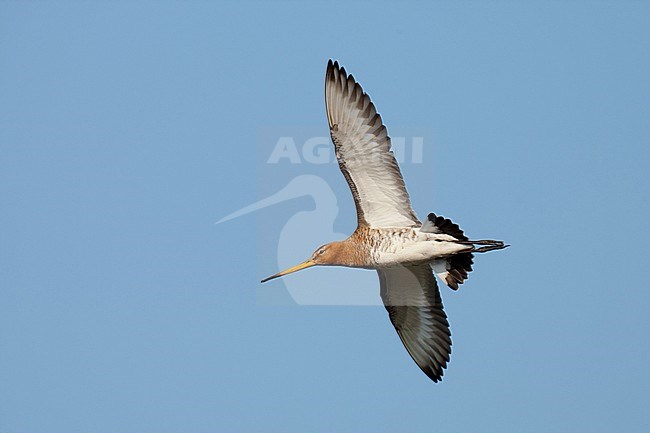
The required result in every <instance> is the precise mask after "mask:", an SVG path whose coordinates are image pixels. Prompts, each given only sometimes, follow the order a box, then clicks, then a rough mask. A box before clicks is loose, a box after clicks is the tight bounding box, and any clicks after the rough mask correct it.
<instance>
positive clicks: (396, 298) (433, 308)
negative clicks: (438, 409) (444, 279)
mask: <svg viewBox="0 0 650 433" xmlns="http://www.w3.org/2000/svg"><path fill="white" fill-rule="evenodd" d="M377 273H378V274H379V281H380V285H381V298H382V300H383V301H384V305H385V306H386V310H388V316H389V317H390V321H391V322H392V323H393V326H394V327H395V330H396V331H397V334H398V335H399V337H400V339H401V340H402V343H403V344H404V347H406V350H407V351H408V352H409V354H410V355H411V357H412V358H413V360H414V361H415V363H416V364H417V365H418V366H419V367H420V368H421V369H422V371H423V372H424V373H425V374H426V375H427V376H429V378H431V380H433V381H434V382H438V381H439V380H441V379H442V374H443V369H445V368H446V367H447V363H448V362H449V357H450V355H451V332H450V330H449V322H448V321H447V315H446V314H445V311H444V309H443V305H442V299H441V297H440V292H439V290H438V285H437V283H436V279H435V277H434V275H433V272H432V271H431V268H430V267H429V265H427V264H422V265H417V266H405V267H396V268H390V269H379V270H377Z"/></svg>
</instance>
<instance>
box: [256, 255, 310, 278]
mask: <svg viewBox="0 0 650 433" xmlns="http://www.w3.org/2000/svg"><path fill="white" fill-rule="evenodd" d="M315 265H316V263H315V262H314V261H312V260H307V261H306V262H302V263H301V264H299V265H296V266H294V267H293V268H289V269H287V270H286V271H282V272H278V273H277V274H275V275H271V276H270V277H267V278H264V279H263V280H262V283H266V282H267V281H269V280H272V279H274V278H278V277H282V276H283V275H288V274H293V273H294V272H298V271H299V270H301V269H306V268H311V267H312V266H315Z"/></svg>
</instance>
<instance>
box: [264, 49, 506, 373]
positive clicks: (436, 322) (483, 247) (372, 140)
mask: <svg viewBox="0 0 650 433" xmlns="http://www.w3.org/2000/svg"><path fill="white" fill-rule="evenodd" d="M325 105H326V109H327V119H328V121H329V127H330V135H331V137H332V142H333V143H334V149H335V151H336V158H337V160H338V163H339V168H340V169H341V172H342V173H343V176H344V177H345V180H346V181H347V183H348V185H349V187H350V191H351V192H352V197H353V198H354V203H355V206H356V211H357V229H356V230H355V231H354V233H352V235H351V236H350V237H349V238H347V239H346V240H344V241H340V242H331V243H329V244H325V245H323V246H321V247H319V248H317V249H316V251H314V253H313V254H312V255H311V257H310V258H309V259H308V260H306V261H305V262H303V263H300V264H299V265H296V266H294V267H292V268H289V269H287V270H285V271H282V272H279V273H277V274H275V275H272V276H270V277H268V278H265V279H263V280H262V283H264V282H266V281H269V280H272V279H274V278H278V277H281V276H283V275H288V274H291V273H293V272H296V271H299V270H301V269H306V268H309V267H311V266H346V267H351V268H363V269H375V270H376V271H377V273H378V274H379V285H380V294H381V298H382V301H383V302H384V305H385V306H386V309H387V310H388V316H389V318H390V321H391V322H392V324H393V326H394V327H395V330H397V334H398V335H399V337H400V339H401V340H402V343H403V344H404V346H405V347H406V350H407V351H408V353H409V354H410V355H411V357H412V358H413V360H414V361H415V363H416V364H417V365H418V366H419V367H420V368H421V369H422V371H423V372H424V373H425V374H426V375H427V376H428V377H429V378H430V379H431V380H433V381H434V382H438V381H439V380H441V379H442V375H443V369H445V368H447V363H448V362H449V357H450V355H451V332H450V330H449V322H448V321H447V315H446V314H445V311H444V309H443V305H442V299H441V297H440V291H439V290H438V285H437V283H436V278H435V276H434V274H435V275H437V276H438V278H439V279H440V280H441V281H443V282H444V283H445V284H447V286H449V287H450V288H451V289H453V290H457V289H458V286H459V284H462V283H463V282H464V281H465V280H466V279H467V277H468V274H469V272H470V271H471V270H472V264H473V254H475V253H484V252H487V251H492V250H500V249H503V248H506V247H507V246H508V245H506V244H504V243H503V242H501V241H494V240H470V239H468V237H467V236H465V234H464V233H463V231H462V230H461V229H460V228H459V227H458V225H457V224H454V223H453V222H451V220H449V219H447V218H444V217H442V216H437V215H436V214H434V213H430V214H429V215H428V216H427V218H426V220H425V221H424V222H423V223H422V222H420V220H419V219H418V217H417V216H416V215H415V212H414V211H413V209H412V208H411V201H410V199H409V195H408V193H407V192H406V187H405V186H404V179H403V178H402V174H401V172H400V169H399V166H398V165H397V161H396V160H395V156H394V155H393V152H392V151H391V142H390V138H389V137H388V134H387V131H386V127H385V126H384V124H383V122H382V119H381V116H380V115H379V113H377V111H376V109H375V106H374V104H373V103H372V102H371V101H370V97H369V96H368V95H367V94H366V93H365V92H364V91H363V89H362V88H361V86H360V85H359V83H357V82H356V81H355V79H354V77H353V76H352V75H351V74H350V75H348V74H347V73H346V71H345V68H343V67H340V66H339V64H338V62H332V60H330V61H329V62H328V64H327V73H326V75H325Z"/></svg>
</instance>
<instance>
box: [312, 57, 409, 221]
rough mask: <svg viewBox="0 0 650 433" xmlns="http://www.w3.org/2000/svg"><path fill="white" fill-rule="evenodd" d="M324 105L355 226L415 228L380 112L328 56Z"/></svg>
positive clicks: (407, 198)
mask: <svg viewBox="0 0 650 433" xmlns="http://www.w3.org/2000/svg"><path fill="white" fill-rule="evenodd" d="M325 105H326V108H327V119H328V121H329V126H330V134H331V136H332V141H333V142H334V149H335V150H336V158H337V159H338V162H339V167H340V168H341V171H342V172H343V176H345V179H346V180H347V182H348V185H349V186H350V190H351V191H352V196H353V197H354V203H355V206H356V208H357V222H358V224H359V226H372V227H412V226H419V225H420V222H419V220H418V218H417V216H416V215H415V212H413V209H412V208H411V201H410V199H409V196H408V193H407V192H406V187H405V186H404V179H402V173H401V172H400V170H399V166H398V165H397V161H396V160H395V156H394V155H393V152H392V151H391V143H390V137H388V134H387V132H386V127H385V126H384V125H383V124H382V121H381V116H380V115H379V114H378V113H377V111H376V110H375V106H374V105H373V103H372V102H371V101H370V97H369V96H368V95H367V94H366V93H364V91H363V89H362V88H361V86H360V85H359V84H358V83H357V82H355V81H354V77H353V76H352V75H347V73H346V72H345V69H344V68H340V67H339V64H338V62H334V63H332V61H331V60H330V61H329V63H328V64H327V74H326V76H325Z"/></svg>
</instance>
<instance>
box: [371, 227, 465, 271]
mask: <svg viewBox="0 0 650 433" xmlns="http://www.w3.org/2000/svg"><path fill="white" fill-rule="evenodd" d="M441 236H445V235H432V236H429V235H428V234H427V235H425V234H424V233H418V236H416V237H415V239H409V240H406V241H404V240H400V242H391V245H390V247H389V248H383V249H382V250H380V251H378V252H377V254H376V255H375V261H376V263H377V266H379V267H390V266H397V265H403V264H409V263H422V262H431V261H432V260H434V259H437V258H440V257H445V256H451V255H454V254H458V253H462V252H466V251H471V250H472V246H471V245H462V244H457V243H455V242H449V241H447V240H443V239H440V237H441Z"/></svg>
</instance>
